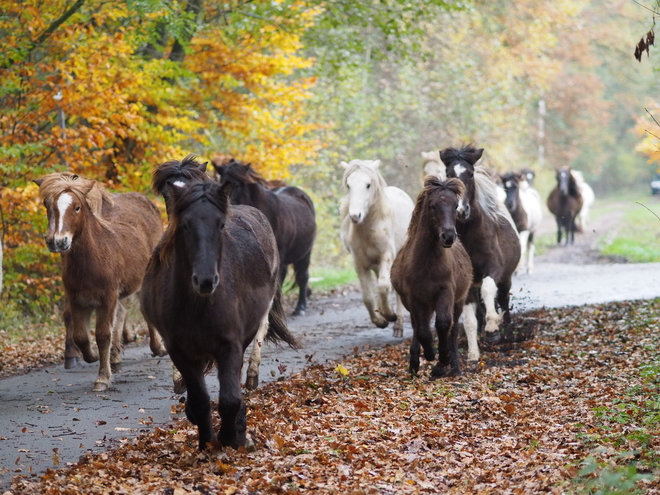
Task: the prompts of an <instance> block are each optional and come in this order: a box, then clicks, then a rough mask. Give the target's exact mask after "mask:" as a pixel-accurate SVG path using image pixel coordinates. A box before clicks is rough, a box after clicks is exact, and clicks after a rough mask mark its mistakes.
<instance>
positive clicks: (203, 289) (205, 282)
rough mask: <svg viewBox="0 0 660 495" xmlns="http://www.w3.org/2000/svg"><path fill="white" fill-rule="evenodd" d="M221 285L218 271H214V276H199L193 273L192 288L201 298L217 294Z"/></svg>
mask: <svg viewBox="0 0 660 495" xmlns="http://www.w3.org/2000/svg"><path fill="white" fill-rule="evenodd" d="M219 283H220V274H219V273H218V271H217V270H215V271H214V273H213V276H199V275H197V274H196V273H193V276H192V286H193V289H194V290H195V292H197V294H199V295H200V296H210V295H211V294H213V293H214V292H215V289H216V288H217V287H218V284H219Z"/></svg>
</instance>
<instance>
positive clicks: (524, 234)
mask: <svg viewBox="0 0 660 495" xmlns="http://www.w3.org/2000/svg"><path fill="white" fill-rule="evenodd" d="M518 236H519V238H520V262H519V263H518V267H517V268H516V271H520V270H522V269H523V268H525V267H526V265H527V258H526V255H527V243H528V242H529V230H523V231H521V232H520V234H518Z"/></svg>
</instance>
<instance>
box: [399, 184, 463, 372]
mask: <svg viewBox="0 0 660 495" xmlns="http://www.w3.org/2000/svg"><path fill="white" fill-rule="evenodd" d="M464 192H465V186H463V183H462V182H461V181H460V180H458V179H447V180H446V181H442V180H441V179H440V178H438V177H437V176H427V177H426V179H425V181H424V188H423V189H422V191H421V192H420V193H419V196H417V202H416V204H415V209H414V211H413V215H412V219H411V221H410V226H409V228H408V238H407V240H406V243H405V244H404V245H403V247H402V248H401V250H400V251H399V253H398V255H397V257H396V259H395V260H394V264H393V265H392V272H391V276H392V285H393V287H394V289H395V290H396V291H397V292H398V293H399V295H400V296H401V299H402V301H403V304H404V305H405V307H406V308H407V309H408V311H409V312H410V319H411V321H412V327H413V339H412V343H411V344H410V363H409V369H410V372H411V373H412V374H416V373H417V371H418V370H419V351H420V344H421V346H422V348H423V350H424V357H425V358H426V359H427V360H428V361H432V360H433V359H434V357H435V350H434V348H433V335H432V334H431V332H430V330H429V321H430V320H431V316H432V315H433V313H435V329H436V332H437V334H438V354H439V356H438V363H437V364H436V365H435V366H434V368H433V371H432V376H435V377H438V376H447V375H457V374H459V373H460V365H459V359H458V319H459V318H460V316H461V313H462V311H463V306H464V305H465V300H466V298H467V295H468V291H469V289H470V286H471V285H472V264H471V262H470V258H469V256H468V254H467V252H466V251H465V248H464V247H463V245H462V244H461V241H460V240H459V239H458V237H457V234H456V206H457V205H458V200H459V198H460V197H461V196H462V195H463V193H464Z"/></svg>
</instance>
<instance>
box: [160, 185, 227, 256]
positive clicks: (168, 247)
mask: <svg viewBox="0 0 660 495" xmlns="http://www.w3.org/2000/svg"><path fill="white" fill-rule="evenodd" d="M221 188H222V186H221V185H220V184H219V183H217V182H214V181H198V182H195V183H193V184H192V185H189V186H187V187H186V188H185V189H183V191H182V192H181V193H180V194H178V195H177V196H176V197H175V198H174V200H173V203H172V212H171V213H170V220H169V223H168V225H167V229H166V230H165V232H164V233H163V238H162V240H161V242H160V245H159V246H158V248H157V249H158V250H159V252H160V261H161V263H167V262H168V260H170V259H171V257H172V255H173V253H174V244H175V243H174V238H175V234H176V231H177V229H178V228H179V219H180V217H181V213H182V212H183V211H184V210H185V209H186V208H188V207H189V206H190V205H191V204H193V203H195V202H197V201H199V200H200V199H202V198H204V199H206V200H207V201H208V202H209V203H211V204H212V205H213V206H215V207H216V208H218V209H219V210H220V211H221V212H222V213H223V214H224V215H226V216H228V217H229V216H230V210H229V202H228V201H222V195H221V194H220V189H221Z"/></svg>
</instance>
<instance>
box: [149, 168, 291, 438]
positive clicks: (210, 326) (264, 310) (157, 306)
mask: <svg viewBox="0 0 660 495" xmlns="http://www.w3.org/2000/svg"><path fill="white" fill-rule="evenodd" d="M163 187H164V188H165V189H166V192H167V195H168V198H169V200H168V204H169V225H168V227H167V230H166V232H165V234H164V235H163V238H162V240H161V241H160V243H159V244H158V246H157V247H156V249H155V250H154V252H153V254H152V256H151V259H150V261H149V266H148V267H147V272H146V275H145V278H144V282H143V284H142V292H141V295H140V302H141V304H142V310H143V312H144V316H145V318H146V319H147V321H148V322H149V323H151V324H153V325H154V326H155V327H156V328H157V329H158V331H159V332H160V333H161V335H162V336H163V340H164V341H165V346H166V348H167V350H168V352H169V354H170V357H171V359H172V362H173V363H174V365H175V366H176V368H177V369H178V370H179V372H180V373H181V375H182V376H183V380H184V381H185V384H186V388H187V389H188V399H187V401H186V409H185V410H186V416H187V417H188V419H189V420H190V421H191V422H192V423H193V424H195V425H197V427H198V429H199V448H200V449H203V448H204V447H205V446H206V444H207V443H208V442H211V441H213V440H214V439H215V438H216V437H215V435H214V433H213V430H212V424H211V402H210V400H209V394H208V391H207V389H206V382H205V380H204V371H205V370H206V369H207V368H208V363H209V362H212V361H214V362H215V364H216V366H217V368H218V379H219V381H220V397H219V403H218V410H219V413H220V418H221V420H222V425H221V428H220V432H219V435H218V440H219V442H220V443H221V444H222V445H229V446H232V447H235V448H236V447H239V446H241V445H245V443H246V435H245V430H246V425H245V403H244V402H243V398H242V395H241V368H242V366H243V354H244V353H245V349H246V348H247V347H248V345H249V344H250V343H251V342H252V341H253V340H255V345H254V346H253V349H259V350H260V348H261V345H260V344H261V342H262V341H263V340H264V339H270V340H272V341H283V342H286V343H288V344H289V345H290V346H292V347H296V346H297V343H296V341H295V339H294V337H293V336H292V335H291V334H290V333H289V331H288V329H287V326H286V318H285V315H284V311H283V309H282V305H281V301H280V297H281V292H280V281H279V255H278V251H277V245H276V243H275V237H274V236H273V232H272V229H271V227H270V225H269V223H268V220H267V219H266V217H265V216H264V215H263V214H262V213H261V212H259V211H258V210H257V209H255V208H252V207H249V206H231V205H230V204H229V203H230V202H229V197H230V194H231V185H224V186H221V185H220V184H218V183H217V182H214V181H207V180H203V181H196V180H191V181H190V182H189V183H187V184H176V180H175V181H172V182H165V184H164V185H163ZM258 354H259V356H258V359H260V352H259V353H258ZM254 358H255V354H254V351H253V355H252V358H251V360H250V367H249V370H248V382H249V383H252V384H253V385H255V386H256V382H257V380H258V376H255V373H258V368H257V367H256V366H258V363H254V362H253V359H254ZM255 364H256V366H254V365H255Z"/></svg>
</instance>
